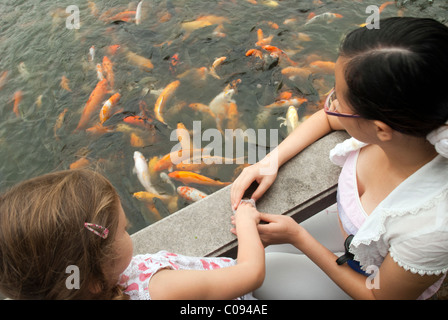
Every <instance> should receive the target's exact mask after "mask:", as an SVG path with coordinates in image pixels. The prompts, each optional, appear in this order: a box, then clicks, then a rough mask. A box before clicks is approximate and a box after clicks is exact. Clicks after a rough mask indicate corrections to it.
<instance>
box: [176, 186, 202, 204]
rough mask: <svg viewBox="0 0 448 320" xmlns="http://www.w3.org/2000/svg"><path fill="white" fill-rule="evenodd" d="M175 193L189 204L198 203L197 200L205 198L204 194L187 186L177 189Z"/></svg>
mask: <svg viewBox="0 0 448 320" xmlns="http://www.w3.org/2000/svg"><path fill="white" fill-rule="evenodd" d="M177 193H178V194H179V195H180V196H181V197H182V198H184V199H185V200H188V201H191V202H196V201H199V200H201V199H204V198H205V197H207V194H206V193H204V192H202V191H200V190H198V189H195V188H192V187H188V186H181V187H178V188H177Z"/></svg>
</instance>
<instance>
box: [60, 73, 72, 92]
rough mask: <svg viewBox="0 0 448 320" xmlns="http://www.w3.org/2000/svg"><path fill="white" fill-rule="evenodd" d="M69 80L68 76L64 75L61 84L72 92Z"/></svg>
mask: <svg viewBox="0 0 448 320" xmlns="http://www.w3.org/2000/svg"><path fill="white" fill-rule="evenodd" d="M69 82H70V81H69V80H68V78H67V77H66V76H62V78H61V83H60V85H61V88H62V89H64V90H66V91H69V92H72V90H71V89H70V86H69Z"/></svg>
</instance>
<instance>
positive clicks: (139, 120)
mask: <svg viewBox="0 0 448 320" xmlns="http://www.w3.org/2000/svg"><path fill="white" fill-rule="evenodd" d="M123 122H125V123H128V124H132V125H135V126H138V127H140V128H143V129H149V130H152V129H153V128H154V125H153V124H152V120H151V119H149V118H146V117H142V116H127V117H125V118H124V119H123Z"/></svg>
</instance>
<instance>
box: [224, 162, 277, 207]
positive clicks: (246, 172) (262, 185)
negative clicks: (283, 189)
mask: <svg viewBox="0 0 448 320" xmlns="http://www.w3.org/2000/svg"><path fill="white" fill-rule="evenodd" d="M265 173H268V174H265ZM277 173H278V167H277V166H270V167H269V169H268V170H267V169H266V163H263V161H260V162H257V163H255V164H253V165H251V166H250V167H247V168H244V169H243V171H242V172H241V174H240V175H239V176H238V178H237V179H236V180H235V181H234V182H233V184H232V189H231V191H230V201H231V205H232V208H233V210H236V209H237V207H238V204H239V203H240V201H241V199H242V198H243V195H244V192H245V191H246V190H247V188H249V187H250V185H251V184H252V183H253V182H254V181H256V182H258V184H259V185H258V187H257V189H256V190H255V191H254V193H253V194H252V196H251V198H252V199H254V200H255V201H257V200H258V199H260V198H261V196H262V195H263V194H264V193H265V192H266V190H268V189H269V187H270V186H271V185H272V183H274V181H275V179H276V178H277Z"/></svg>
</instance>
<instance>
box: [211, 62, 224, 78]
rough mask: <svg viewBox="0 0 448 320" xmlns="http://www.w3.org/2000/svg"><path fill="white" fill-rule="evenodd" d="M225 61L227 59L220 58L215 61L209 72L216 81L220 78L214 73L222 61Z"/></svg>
mask: <svg viewBox="0 0 448 320" xmlns="http://www.w3.org/2000/svg"><path fill="white" fill-rule="evenodd" d="M226 59H227V57H220V58H216V59H215V61H214V62H213V64H212V67H211V68H210V71H209V73H210V75H211V76H213V77H215V78H216V79H221V77H220V76H218V74H217V73H216V68H217V67H218V66H220V65H221V64H222V63H223V62H224V61H226Z"/></svg>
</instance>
